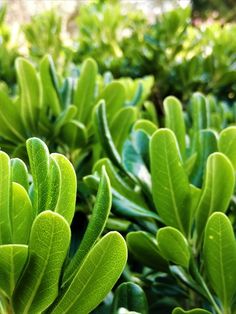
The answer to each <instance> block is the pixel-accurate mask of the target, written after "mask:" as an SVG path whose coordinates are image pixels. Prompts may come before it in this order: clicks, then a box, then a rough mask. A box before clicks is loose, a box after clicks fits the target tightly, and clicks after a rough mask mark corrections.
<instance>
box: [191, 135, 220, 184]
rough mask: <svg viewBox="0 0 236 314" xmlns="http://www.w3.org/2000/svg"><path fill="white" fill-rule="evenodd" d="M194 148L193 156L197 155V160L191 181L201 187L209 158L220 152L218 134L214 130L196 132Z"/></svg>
mask: <svg viewBox="0 0 236 314" xmlns="http://www.w3.org/2000/svg"><path fill="white" fill-rule="evenodd" d="M192 146H193V147H194V149H193V155H194V154H196V153H197V159H196V162H195V164H194V166H193V169H192V171H191V175H190V180H191V182H192V183H193V184H194V185H196V186H198V187H201V186H202V180H203V175H204V169H205V167H206V162H207V158H208V156H209V155H210V154H212V153H214V152H216V151H217V150H218V148H217V134H216V133H215V132H214V131H212V130H202V131H200V132H195V133H194V138H193V144H192ZM193 155H192V156H193Z"/></svg>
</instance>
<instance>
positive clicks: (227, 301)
mask: <svg viewBox="0 0 236 314" xmlns="http://www.w3.org/2000/svg"><path fill="white" fill-rule="evenodd" d="M203 253H204V264H205V267H206V272H207V275H208V278H209V280H210V283H211V286H212V288H213V289H214V291H215V293H216V294H217V296H218V297H219V298H220V300H221V302H222V304H223V307H224V309H225V311H227V310H228V308H229V307H230V305H231V302H232V299H233V296H234V295H235V292H236V268H235V265H236V241H235V237H234V232H233V228H232V225H231V223H230V221H229V219H228V218H227V216H226V215H224V214H223V213H214V214H212V215H211V217H210V218H209V220H208V222H207V225H206V230H205V238H204V246H203Z"/></svg>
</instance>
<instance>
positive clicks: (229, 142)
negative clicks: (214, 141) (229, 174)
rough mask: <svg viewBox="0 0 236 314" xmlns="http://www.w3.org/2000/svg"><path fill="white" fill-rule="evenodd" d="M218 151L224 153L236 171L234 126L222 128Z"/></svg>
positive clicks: (235, 128)
mask: <svg viewBox="0 0 236 314" xmlns="http://www.w3.org/2000/svg"><path fill="white" fill-rule="evenodd" d="M218 146H219V151H220V152H222V153H224V154H225V155H226V156H227V157H228V158H229V160H230V161H231V162H232V165H233V167H234V170H235V171H236V127H235V126H231V127H228V128H226V129H224V130H223V131H222V132H221V133H220V137H219V142H218Z"/></svg>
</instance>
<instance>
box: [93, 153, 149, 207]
mask: <svg viewBox="0 0 236 314" xmlns="http://www.w3.org/2000/svg"><path fill="white" fill-rule="evenodd" d="M103 166H105V168H106V172H107V174H108V177H109V179H110V182H111V188H112V193H113V195H114V196H116V197H117V198H121V199H123V198H125V199H128V200H130V201H131V202H133V203H136V204H138V205H139V206H141V207H144V208H145V207H146V205H145V201H144V199H143V197H142V195H141V194H140V191H139V192H138V191H134V189H133V188H132V187H130V186H129V185H128V184H127V183H126V182H125V181H124V180H123V178H122V177H121V176H120V175H119V174H118V171H117V170H116V169H115V168H114V166H113V165H112V163H111V161H110V160H109V159H108V158H103V159H100V160H98V161H97V162H96V164H95V165H94V167H93V172H96V171H97V172H98V173H99V175H101V174H102V168H103ZM146 209H147V208H146Z"/></svg>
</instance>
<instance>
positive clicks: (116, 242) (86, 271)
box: [50, 232, 127, 314]
mask: <svg viewBox="0 0 236 314" xmlns="http://www.w3.org/2000/svg"><path fill="white" fill-rule="evenodd" d="M126 260H127V248H126V244H125V241H124V239H123V238H122V237H121V236H120V234H119V233H117V232H110V233H108V234H107V235H105V236H104V237H103V238H102V239H101V240H100V241H99V242H98V243H97V244H96V245H95V246H94V247H93V248H92V249H91V251H90V252H89V254H88V255H87V256H86V258H85V259H84V261H83V263H82V265H81V267H80V268H79V269H78V270H77V272H76V273H75V275H74V277H73V280H72V282H71V284H70V285H69V286H68V288H66V289H65V290H64V291H63V292H62V294H61V295H60V296H59V298H58V300H57V301H56V303H55V306H53V307H52V310H51V311H50V313H51V314H61V313H64V314H67V313H75V314H76V313H78V314H87V313H90V312H91V311H92V310H93V309H94V308H95V307H96V306H97V305H98V304H99V303H100V302H101V301H102V300H103V299H104V298H105V296H106V295H107V294H108V292H109V291H110V290H111V289H112V287H113V286H114V284H115V283H116V281H117V280H118V278H119V277H120V275H121V273H122V271H123V269H124V266H125V264H126Z"/></svg>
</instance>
